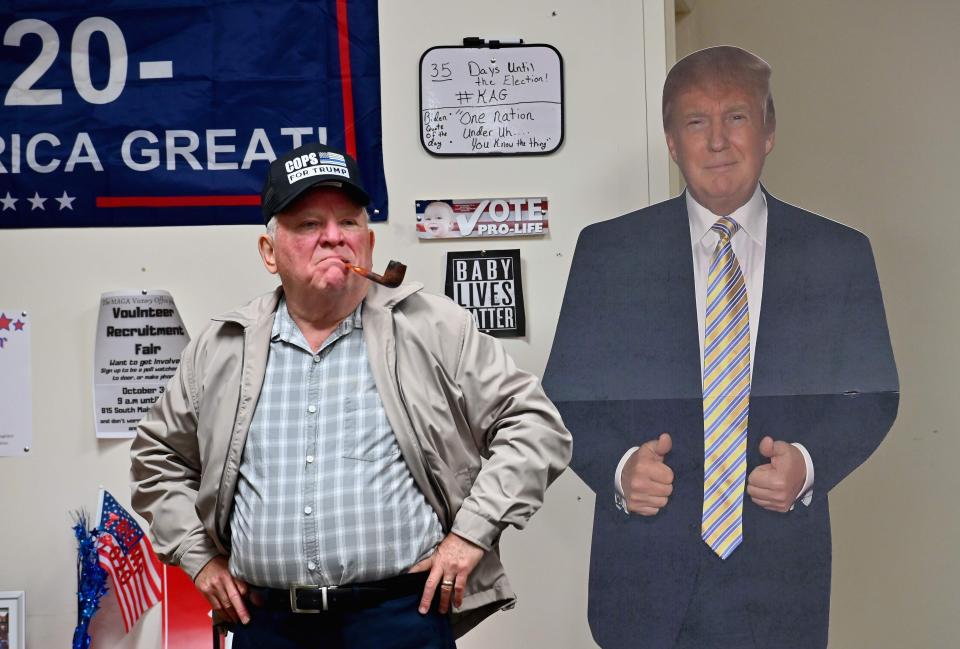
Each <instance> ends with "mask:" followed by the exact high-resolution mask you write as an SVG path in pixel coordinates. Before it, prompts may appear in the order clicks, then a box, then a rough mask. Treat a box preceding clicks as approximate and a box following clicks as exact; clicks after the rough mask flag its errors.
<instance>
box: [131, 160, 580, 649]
mask: <svg viewBox="0 0 960 649" xmlns="http://www.w3.org/2000/svg"><path fill="white" fill-rule="evenodd" d="M368 202H369V198H368V196H367V194H366V192H365V190H364V188H363V183H362V181H361V179H360V176H359V172H358V169H357V165H356V162H355V161H354V160H353V159H352V158H351V157H350V156H349V155H346V154H344V153H342V152H340V151H336V150H333V149H331V148H329V147H326V146H324V145H319V144H308V145H305V146H302V147H299V148H298V149H296V150H294V151H292V152H291V153H289V154H287V155H286V156H284V157H282V158H280V159H278V160H276V161H275V162H274V163H273V164H271V166H270V171H269V174H268V177H267V181H266V183H265V186H264V190H263V194H262V204H263V213H264V217H265V219H266V221H267V232H266V234H263V235H261V236H260V239H259V247H260V254H261V257H262V258H263V262H264V265H265V266H266V268H267V270H269V271H270V272H271V273H274V274H277V275H279V276H280V282H281V287H279V288H278V289H277V290H276V291H274V292H273V293H271V294H268V295H266V296H262V297H260V298H257V299H256V300H254V301H253V302H251V303H250V304H247V305H246V306H244V307H241V308H240V309H238V310H236V311H234V312H231V313H228V314H225V315H222V316H219V317H217V318H214V319H213V321H212V322H211V324H210V326H209V327H208V328H207V329H206V330H205V331H204V332H203V333H201V335H200V336H198V337H197V339H196V340H194V341H192V342H191V344H190V345H189V346H188V347H187V349H186V350H185V351H184V354H183V357H182V359H181V364H180V368H179V370H178V372H177V374H176V376H174V378H173V379H172V381H171V383H170V385H169V386H168V387H167V389H166V391H165V392H164V394H163V396H162V397H161V398H160V399H159V400H158V401H157V403H156V405H155V406H154V408H153V409H152V410H151V412H150V413H149V414H148V415H147V417H146V418H145V419H144V420H143V421H142V422H141V423H140V425H139V427H138V434H137V438H136V439H135V441H134V444H133V450H132V459H133V468H132V473H133V483H134V484H133V503H134V507H135V508H136V509H137V511H139V512H140V513H141V514H142V515H143V516H144V517H145V518H147V520H148V521H150V526H151V532H152V534H153V536H154V538H155V547H156V548H157V552H158V554H159V555H160V556H161V558H162V559H164V560H166V561H168V562H170V563H172V564H176V565H179V566H181V567H182V568H183V569H184V570H185V571H187V573H188V574H190V575H191V577H192V578H193V579H194V581H195V584H196V586H197V588H198V589H199V590H200V591H201V592H202V593H203V595H204V596H205V597H206V598H207V599H208V601H209V602H210V604H211V607H212V608H213V609H214V610H215V611H216V612H217V613H218V614H219V615H220V616H222V617H223V618H225V619H227V620H229V621H230V622H233V623H234V625H233V626H234V632H235V638H234V644H233V646H234V648H235V649H241V648H244V647H257V648H258V649H262V648H263V647H271V648H273V647H291V648H293V647H307V646H310V647H318V646H322V647H341V646H343V647H368V646H369V647H378V648H391V647H394V648H397V649H403V648H408V647H409V648H411V649H412V648H418V649H419V648H421V647H452V646H454V645H453V637H454V636H456V635H460V634H462V633H463V632H465V631H467V630H468V629H469V628H471V627H472V626H473V625H475V624H477V623H478V622H479V621H480V620H481V619H482V618H483V617H485V616H486V615H489V614H490V613H491V612H493V611H495V610H497V609H499V608H504V607H507V606H511V605H512V604H513V601H514V596H513V593H512V591H511V589H510V585H509V583H508V581H507V579H506V576H505V575H504V573H503V568H502V566H501V565H500V562H499V557H498V549H497V543H498V539H499V536H500V533H501V532H502V530H503V529H504V528H505V527H506V526H507V525H508V524H513V525H515V526H517V527H522V526H523V525H524V524H525V523H526V521H527V520H528V519H529V517H530V516H531V515H532V514H533V513H534V512H535V511H536V509H537V508H538V507H539V505H540V503H541V502H542V498H543V493H544V490H545V489H546V487H547V485H548V484H549V483H550V482H551V481H552V480H553V479H554V478H555V477H556V476H557V475H558V474H559V472H560V471H562V469H563V467H564V466H565V465H566V462H567V461H568V459H569V452H570V437H569V433H568V432H567V431H566V429H565V428H564V427H563V424H562V422H561V421H560V417H559V415H558V414H557V412H556V409H555V408H554V407H553V405H552V404H551V403H550V401H549V400H548V399H547V398H546V397H545V396H544V394H543V392H542V390H541V389H540V387H539V384H538V381H537V379H536V378H535V377H533V376H531V375H530V374H527V373H525V372H522V371H520V370H519V369H517V368H516V367H515V366H514V364H513V362H512V360H511V359H510V358H509V357H508V356H507V355H506V354H505V353H504V351H503V349H502V347H501V346H500V344H499V343H498V342H497V341H496V339H494V338H491V337H489V336H486V335H483V334H480V333H479V332H477V330H476V328H475V327H474V324H473V320H472V318H471V316H470V315H469V314H468V313H467V312H465V311H464V310H462V309H460V308H459V307H458V306H456V305H455V304H453V303H452V302H450V301H449V300H447V299H446V298H441V297H437V296H432V295H428V294H425V293H423V292H421V291H420V288H421V287H420V286H419V285H417V284H404V285H401V286H400V287H398V288H395V289H388V288H383V287H380V286H376V285H373V284H371V283H370V282H368V281H367V280H366V279H364V278H362V277H361V276H360V275H359V274H357V273H355V272H353V271H352V270H351V269H350V267H351V266H355V267H359V268H362V269H369V268H370V267H371V262H372V252H373V247H374V233H373V232H372V231H370V229H369V228H368V224H367V215H366V212H365V210H364V206H365V205H366V204H367V203H368ZM451 609H452V611H453V614H452V615H451V616H450V617H448V616H447V615H446V614H447V612H448V610H451ZM451 623H452V624H451Z"/></svg>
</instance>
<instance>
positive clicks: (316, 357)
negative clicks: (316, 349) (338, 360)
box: [313, 354, 320, 363]
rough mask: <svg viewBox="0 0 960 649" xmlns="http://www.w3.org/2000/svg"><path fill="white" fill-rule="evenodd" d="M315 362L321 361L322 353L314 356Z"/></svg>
mask: <svg viewBox="0 0 960 649" xmlns="http://www.w3.org/2000/svg"><path fill="white" fill-rule="evenodd" d="M313 362H314V363H319V362H320V355H319V354H317V355H316V356H314V357H313Z"/></svg>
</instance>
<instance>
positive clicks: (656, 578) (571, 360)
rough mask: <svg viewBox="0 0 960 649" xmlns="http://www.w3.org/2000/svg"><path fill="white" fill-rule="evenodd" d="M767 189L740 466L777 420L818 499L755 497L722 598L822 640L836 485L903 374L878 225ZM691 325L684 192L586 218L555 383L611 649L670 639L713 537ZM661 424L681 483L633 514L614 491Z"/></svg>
mask: <svg viewBox="0 0 960 649" xmlns="http://www.w3.org/2000/svg"><path fill="white" fill-rule="evenodd" d="M766 199H767V208H768V224H767V241H766V256H765V267H764V280H763V301H762V305H761V307H762V308H761V310H760V323H759V326H758V331H757V336H758V338H757V345H756V351H755V357H754V366H753V382H752V387H751V395H750V411H749V424H748V425H749V437H748V442H747V471H748V474H749V472H750V471H751V470H753V468H754V467H756V466H757V465H758V464H760V463H762V462H766V460H765V459H764V458H762V457H761V456H760V454H759V450H758V446H759V443H760V440H761V438H763V436H765V435H770V436H772V437H773V438H774V439H776V440H784V441H787V442H799V443H801V444H803V445H804V446H805V447H806V448H807V450H808V451H809V452H810V455H811V457H812V459H813V464H814V474H815V479H816V482H815V484H814V487H813V501H812V503H811V504H810V506H809V507H807V506H803V505H800V504H798V505H797V506H796V507H795V508H794V509H793V511H791V512H789V513H785V514H782V513H775V512H770V511H767V510H764V509H762V508H760V507H759V506H757V505H755V504H754V503H753V502H752V501H750V500H749V498H747V499H745V502H744V512H743V526H744V541H743V544H742V545H741V546H740V547H739V548H738V549H737V550H736V551H735V552H734V553H733V555H732V556H731V557H730V558H729V559H727V561H728V562H729V563H728V565H729V567H730V568H731V569H735V570H736V571H737V573H738V574H740V575H742V576H743V578H742V579H739V580H738V581H737V585H736V586H735V587H732V588H731V591H730V592H729V593H727V595H728V596H729V597H731V598H733V599H732V600H731V601H733V602H742V604H743V606H744V607H745V608H746V610H747V611H748V613H749V618H750V621H751V624H752V626H753V632H754V637H755V639H756V641H757V643H758V646H760V647H764V648H773V647H784V648H786V647H798V648H799V647H802V648H808V647H825V646H826V643H827V619H828V613H829V597H830V519H829V512H828V506H827V494H828V493H829V491H830V490H831V489H832V488H833V487H834V486H835V485H836V484H837V483H838V482H839V481H840V480H842V479H843V478H844V477H845V476H846V475H847V474H849V473H850V472H851V471H853V470H854V469H855V468H856V467H857V466H858V465H860V464H861V463H862V462H863V461H864V460H865V459H867V457H868V456H869V455H870V454H871V453H872V452H873V450H874V449H875V448H876V447H877V445H878V444H879V443H880V441H881V440H882V439H883V437H884V435H885V434H886V433H887V431H888V430H889V429H890V426H891V425H892V423H893V421H894V419H895V417H896V413H897V406H898V402H899V385H898V381H897V372H896V366H895V365H894V360H893V353H892V350H891V347H890V339H889V335H888V333H887V325H886V318H885V316H884V309H883V300H882V297H881V294H880V286H879V283H878V280H877V272H876V267H875V265H874V260H873V253H872V251H871V249H870V243H869V241H868V240H867V238H866V237H865V236H864V235H862V234H861V233H859V232H857V231H855V230H853V229H851V228H848V227H846V226H843V225H841V224H839V223H835V222H833V221H830V220H828V219H825V218H823V217H820V216H817V215H815V214H812V213H810V212H806V211H804V210H801V209H799V208H796V207H794V206H792V205H788V204H786V203H783V202H782V201H779V200H777V199H776V198H774V197H772V196H770V195H769V194H766ZM751 333H752V332H751ZM698 336H699V333H698V330H697V305H696V297H695V294H694V280H693V256H692V252H691V244H690V228H689V224H688V219H687V210H686V202H685V198H684V196H683V195H682V194H681V195H680V196H679V197H677V198H674V199H672V200H669V201H666V202H664V203H660V204H657V205H653V206H651V207H648V208H646V209H643V210H639V211H637V212H633V213H631V214H627V215H625V216H621V217H619V218H616V219H613V220H610V221H606V222H602V223H597V224H594V225H590V226H588V227H587V228H585V229H584V230H583V232H582V233H581V234H580V238H579V241H578V243H577V249H576V254H575V255H574V259H573V264H572V266H571V270H570V277H569V280H568V284H567V289H566V294H565V297H564V302H563V309H562V312H561V315H560V320H559V323H558V326H557V333H556V338H555V339H554V344H553V350H552V352H551V355H550V360H549V363H548V366H547V370H546V374H545V377H544V385H545V387H546V389H547V393H548V394H549V396H550V397H551V398H552V399H553V401H554V402H555V403H556V404H557V406H558V407H559V409H560V411H561V413H562V414H563V418H564V422H565V423H566V425H567V426H568V427H569V429H570V430H571V431H572V432H573V436H574V452H573V461H572V464H571V466H572V467H573V469H574V470H575V471H576V472H577V474H578V475H579V476H580V477H581V478H582V479H583V480H584V481H586V482H587V484H588V485H589V486H590V487H591V488H592V489H593V490H594V492H596V494H597V501H596V513H595V519H594V528H593V545H592V550H591V561H590V592H589V619H590V626H591V629H592V631H593V635H594V638H595V639H596V640H597V642H598V643H599V644H600V646H601V647H604V648H605V649H618V648H620V647H623V648H625V649H626V648H627V647H629V648H630V649H637V648H644V649H659V648H667V647H672V646H673V643H674V641H675V639H676V637H677V634H678V632H679V629H680V625H681V622H682V619H683V615H684V613H685V612H686V607H687V604H688V603H689V602H690V599H691V597H692V595H693V592H694V588H695V585H696V579H697V571H698V566H699V565H700V562H701V560H702V559H703V553H704V552H709V549H708V548H707V547H706V546H705V544H704V543H703V541H702V540H701V538H700V517H701V507H702V499H703V409H702V391H701V377H700V359H699V355H700V346H699V341H698ZM663 432H668V433H670V434H671V436H672V438H673V450H672V451H671V452H670V454H669V455H667V457H666V463H667V464H668V465H669V466H670V467H671V468H672V469H673V471H674V474H675V478H674V491H673V494H672V496H671V497H670V500H669V502H668V504H667V506H666V507H665V508H664V509H662V510H661V511H660V513H659V514H657V515H656V516H653V517H644V516H639V515H626V514H624V513H623V512H622V511H620V510H618V509H617V508H616V506H615V504H614V495H613V494H614V473H615V471H616V467H617V463H618V462H619V460H620V458H621V457H622V456H623V454H624V452H625V451H626V450H627V449H628V448H630V447H631V446H636V445H639V444H641V443H643V442H645V441H648V440H651V439H655V438H656V437H657V436H658V435H659V434H660V433H663ZM717 560H719V559H717Z"/></svg>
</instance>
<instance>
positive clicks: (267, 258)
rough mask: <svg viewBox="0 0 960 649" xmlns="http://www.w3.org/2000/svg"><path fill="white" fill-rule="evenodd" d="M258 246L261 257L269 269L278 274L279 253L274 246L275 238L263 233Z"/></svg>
mask: <svg viewBox="0 0 960 649" xmlns="http://www.w3.org/2000/svg"><path fill="white" fill-rule="evenodd" d="M257 246H258V247H259V249H260V258H261V259H262V260H263V265H264V266H265V267H266V269H267V270H268V271H270V272H271V273H273V274H274V275H276V274H277V255H276V251H275V250H274V247H273V238H271V237H270V235H269V234H261V235H260V238H259V239H257Z"/></svg>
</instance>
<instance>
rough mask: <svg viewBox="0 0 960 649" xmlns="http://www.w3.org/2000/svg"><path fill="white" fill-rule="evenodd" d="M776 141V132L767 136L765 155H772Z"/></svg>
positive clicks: (764, 145)
mask: <svg viewBox="0 0 960 649" xmlns="http://www.w3.org/2000/svg"><path fill="white" fill-rule="evenodd" d="M776 139H777V132H776V131H770V133H768V134H767V137H766V138H765V141H764V143H763V148H764V155H770V152H771V151H773V144H774V142H775V141H776Z"/></svg>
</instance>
